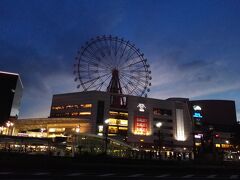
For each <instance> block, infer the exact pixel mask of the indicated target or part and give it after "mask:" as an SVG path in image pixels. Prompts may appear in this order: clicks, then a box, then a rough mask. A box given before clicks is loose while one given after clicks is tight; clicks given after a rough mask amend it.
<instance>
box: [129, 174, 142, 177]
mask: <svg viewBox="0 0 240 180" xmlns="http://www.w3.org/2000/svg"><path fill="white" fill-rule="evenodd" d="M142 175H143V174H133V175H130V176H128V177H139V176H142Z"/></svg>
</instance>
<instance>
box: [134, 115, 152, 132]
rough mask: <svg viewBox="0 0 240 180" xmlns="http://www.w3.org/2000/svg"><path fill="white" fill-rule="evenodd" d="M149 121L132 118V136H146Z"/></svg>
mask: <svg viewBox="0 0 240 180" xmlns="http://www.w3.org/2000/svg"><path fill="white" fill-rule="evenodd" d="M148 131H149V119H148V118H146V117H143V116H135V117H134V134H136V135H148Z"/></svg>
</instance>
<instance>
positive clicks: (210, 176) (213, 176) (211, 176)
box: [206, 174, 217, 178]
mask: <svg viewBox="0 0 240 180" xmlns="http://www.w3.org/2000/svg"><path fill="white" fill-rule="evenodd" d="M216 176H217V175H216V174H212V175H209V176H207V177H206V178H215V177H216Z"/></svg>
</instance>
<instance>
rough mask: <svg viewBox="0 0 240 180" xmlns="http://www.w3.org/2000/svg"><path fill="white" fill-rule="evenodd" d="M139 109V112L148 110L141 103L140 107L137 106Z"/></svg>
mask: <svg viewBox="0 0 240 180" xmlns="http://www.w3.org/2000/svg"><path fill="white" fill-rule="evenodd" d="M137 108H138V110H139V111H140V112H144V111H145V109H146V106H145V105H144V104H142V103H139V104H138V106H137Z"/></svg>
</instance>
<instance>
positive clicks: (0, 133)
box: [0, 126, 4, 135]
mask: <svg viewBox="0 0 240 180" xmlns="http://www.w3.org/2000/svg"><path fill="white" fill-rule="evenodd" d="M3 130H4V127H3V126H1V127H0V135H2V134H3Z"/></svg>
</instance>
